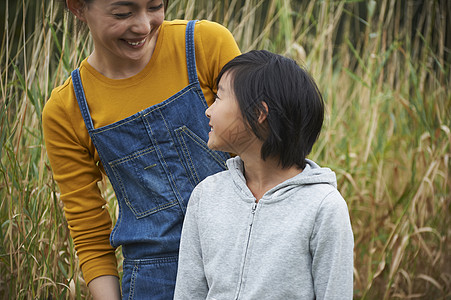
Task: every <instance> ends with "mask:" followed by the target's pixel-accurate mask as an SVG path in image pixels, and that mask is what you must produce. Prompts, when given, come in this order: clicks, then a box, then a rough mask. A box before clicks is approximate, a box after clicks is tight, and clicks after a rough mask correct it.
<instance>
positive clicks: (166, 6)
mask: <svg viewBox="0 0 451 300" xmlns="http://www.w3.org/2000/svg"><path fill="white" fill-rule="evenodd" d="M83 1H85V2H86V3H92V2H94V0H83ZM60 2H62V3H63V5H64V7H65V8H66V9H67V4H66V0H60ZM163 2H164V11H165V12H166V10H167V9H168V5H169V0H164V1H163Z"/></svg>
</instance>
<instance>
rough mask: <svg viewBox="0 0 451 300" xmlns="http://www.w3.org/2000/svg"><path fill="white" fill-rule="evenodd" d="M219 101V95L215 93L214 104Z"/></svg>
mask: <svg viewBox="0 0 451 300" xmlns="http://www.w3.org/2000/svg"><path fill="white" fill-rule="evenodd" d="M216 100H219V97H218V94H216V93H213V102H214V101H216Z"/></svg>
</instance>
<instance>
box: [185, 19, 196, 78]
mask: <svg viewBox="0 0 451 300" xmlns="http://www.w3.org/2000/svg"><path fill="white" fill-rule="evenodd" d="M196 22H197V20H192V21H189V22H188V24H187V25H186V37H185V44H186V45H185V49H186V64H187V68H188V78H189V83H190V84H192V83H195V82H197V81H198V80H199V79H198V78H197V70H196V53H195V49H194V25H195V24H196Z"/></svg>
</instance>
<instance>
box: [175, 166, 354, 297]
mask: <svg viewBox="0 0 451 300" xmlns="http://www.w3.org/2000/svg"><path fill="white" fill-rule="evenodd" d="M227 166H228V170H227V171H224V172H221V173H218V174H215V175H212V176H210V177H208V178H206V179H205V180H204V181H202V182H201V183H200V184H199V185H198V186H197V187H196V188H195V189H194V191H193V193H192V195H191V198H190V201H189V205H188V210H187V214H186V217H185V221H184V225H183V230H182V238H181V244H180V254H179V267H178V274H177V283H176V289H175V297H174V299H176V300H179V299H187V300H197V299H209V300H232V299H244V300H252V299H255V300H263V299H271V300H278V299H284V300H285V299H352V294H353V248H354V238H353V234H352V229H351V223H350V219H349V213H348V208H347V205H346V202H345V201H344V199H343V197H342V196H341V195H340V193H339V192H338V190H337V188H336V186H337V183H336V178H335V173H334V172H332V171H331V170H330V169H328V168H320V167H319V166H318V165H317V164H316V163H314V162H313V161H310V160H307V166H306V167H305V169H304V170H303V171H302V172H301V173H300V174H298V175H296V176H295V177H293V178H290V179H288V180H286V181H285V182H283V183H281V184H279V185H277V186H275V187H274V188H272V189H271V190H269V191H268V192H266V193H265V194H264V195H263V197H262V198H261V199H260V200H259V201H258V203H256V199H255V197H254V196H253V195H252V193H251V191H250V190H249V188H248V187H247V185H246V180H245V178H244V176H243V162H242V160H241V159H240V158H239V157H235V158H231V159H229V160H228V161H227Z"/></svg>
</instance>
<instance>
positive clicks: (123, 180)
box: [109, 147, 178, 219]
mask: <svg viewBox="0 0 451 300" xmlns="http://www.w3.org/2000/svg"><path fill="white" fill-rule="evenodd" d="M109 165H110V167H111V169H112V171H113V176H114V180H115V181H116V183H117V186H118V187H119V188H118V189H117V190H116V193H117V197H118V198H121V199H123V200H124V201H125V203H126V204H127V206H128V207H129V208H130V210H131V211H132V212H133V214H134V215H135V217H136V218H137V219H139V218H143V217H146V216H148V215H150V214H153V213H156V212H158V211H161V210H163V209H166V208H168V207H171V206H174V205H177V203H178V201H177V198H176V196H175V194H174V192H173V191H172V189H171V186H170V183H169V181H168V179H167V176H166V173H165V171H164V169H163V166H162V165H161V163H160V160H159V159H158V155H157V153H156V151H155V148H154V147H151V148H147V149H144V150H140V151H137V152H134V153H132V154H130V155H128V156H126V157H123V158H120V159H117V160H114V161H111V162H110V163H109Z"/></svg>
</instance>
